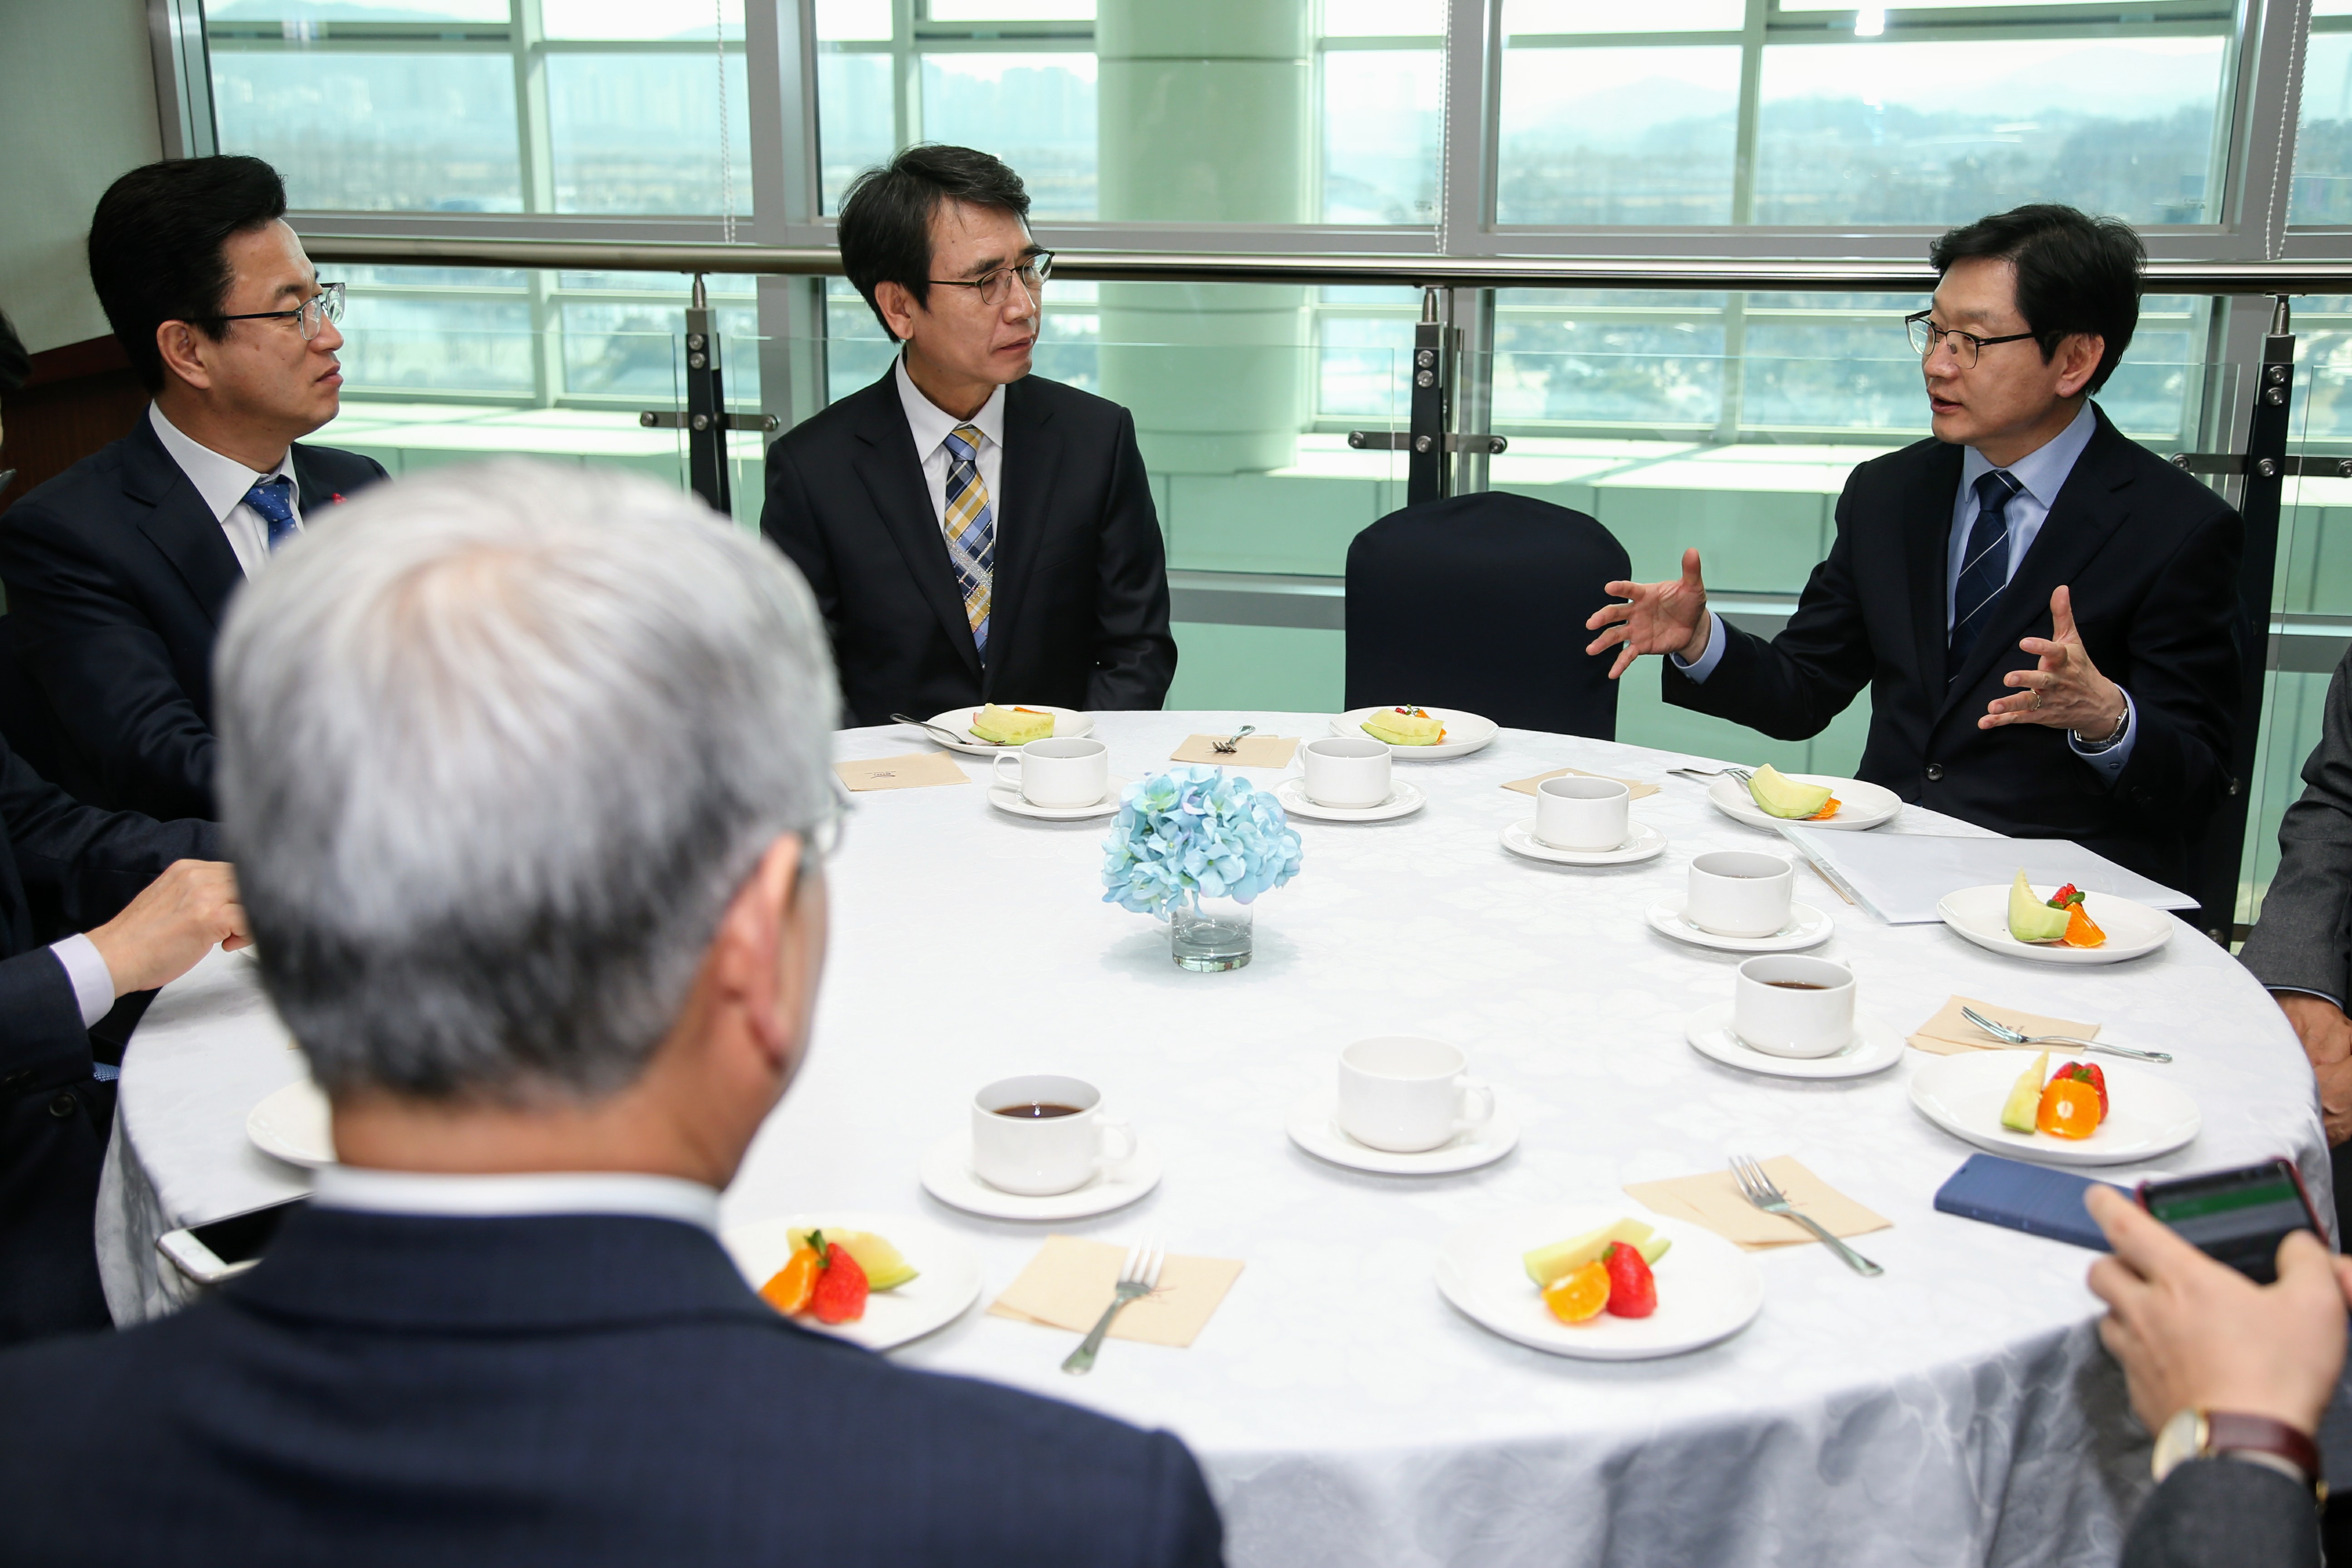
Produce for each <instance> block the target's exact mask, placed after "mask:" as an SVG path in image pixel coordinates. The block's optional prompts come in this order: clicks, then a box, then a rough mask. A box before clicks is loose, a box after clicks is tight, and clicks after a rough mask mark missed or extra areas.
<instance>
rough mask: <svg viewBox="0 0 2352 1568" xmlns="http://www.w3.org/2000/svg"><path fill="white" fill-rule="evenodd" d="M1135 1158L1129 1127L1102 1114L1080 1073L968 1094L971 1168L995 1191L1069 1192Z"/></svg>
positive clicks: (1009, 1082) (999, 1084)
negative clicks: (1105, 1171)
mask: <svg viewBox="0 0 2352 1568" xmlns="http://www.w3.org/2000/svg"><path fill="white" fill-rule="evenodd" d="M1134 1157H1135V1131H1134V1129H1132V1128H1131V1127H1129V1125H1128V1124H1127V1123H1126V1122H1125V1121H1122V1120H1120V1119H1118V1118H1116V1117H1109V1116H1105V1115H1103V1114H1102V1093H1101V1091H1100V1090H1098V1089H1096V1088H1095V1086H1094V1085H1092V1084H1090V1083H1088V1082H1087V1081H1086V1080H1085V1079H1076V1078H1063V1077H1061V1076H1059V1075H1058V1074H1052V1073H1032V1074H1030V1075H1028V1076H1027V1077H1024V1078H1006V1079H997V1080H996V1081H995V1082H994V1083H992V1084H990V1085H988V1086H987V1087H986V1088H984V1089H982V1090H981V1091H980V1092H979V1093H978V1094H975V1095H973V1096H972V1097H971V1173H972V1174H973V1175H975V1176H978V1177H979V1178H980V1179H981V1180H982V1181H983V1182H986V1183H987V1184H989V1185H990V1186H992V1187H994V1188H996V1189H998V1190H999V1191H1000V1192H1007V1193H1013V1194H1019V1195H1020V1196H1022V1197H1050V1196H1051V1195H1053V1194H1055V1193H1067V1192H1075V1191H1076V1190H1077V1189H1078V1188H1080V1187H1083V1186H1085V1185H1086V1184H1087V1183H1088V1182H1090V1181H1092V1180H1093V1179H1094V1175H1095V1173H1096V1172H1097V1171H1098V1170H1101V1169H1102V1168H1103V1167H1105V1166H1107V1165H1123V1164H1125V1163H1127V1162H1128V1161H1129V1160H1131V1159H1133V1158H1134Z"/></svg>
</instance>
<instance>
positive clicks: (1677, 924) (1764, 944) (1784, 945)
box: [1644, 893, 1837, 952]
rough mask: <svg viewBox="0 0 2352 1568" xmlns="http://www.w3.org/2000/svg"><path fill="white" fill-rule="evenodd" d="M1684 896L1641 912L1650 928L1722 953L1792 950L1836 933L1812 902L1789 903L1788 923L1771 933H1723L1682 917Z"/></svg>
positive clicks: (1826, 917)
mask: <svg viewBox="0 0 2352 1568" xmlns="http://www.w3.org/2000/svg"><path fill="white" fill-rule="evenodd" d="M1687 898H1688V895H1687V894H1684V893H1676V894H1674V895H1673V896H1672V897H1670V898H1664V899H1660V900H1658V901H1657V902H1656V903H1654V904H1652V905H1651V906H1650V907H1649V909H1648V910H1646V911H1644V918H1645V919H1647V920H1648V921H1649V922H1650V929H1651V930H1652V931H1656V932H1658V933H1659V934H1660V935H1662V936H1670V937H1673V938H1674V939H1675V941H1676V942H1689V943H1690V944H1691V945H1692V946H1694V947H1712V948H1715V949H1717V951H1719V952H1796V951H1797V950H1798V949H1799V948H1801V947H1817V946H1819V945H1820V944H1821V943H1822V942H1827V941H1829V939H1830V938H1831V937H1832V936H1833V935H1835V934H1836V932H1837V926H1836V924H1835V922H1833V921H1832V920H1831V919H1830V917H1829V916H1827V915H1825V914H1823V913H1822V911H1821V910H1817V909H1815V908H1813V906H1812V905H1811V904H1798V903H1791V904H1790V906H1789V923H1788V924H1787V925H1784V926H1782V927H1781V928H1780V930H1779V931H1774V932H1773V933H1772V934H1771V935H1770V936H1724V935H1722V934H1721V933H1719V932H1717V931H1706V930H1704V929H1702V928H1700V927H1698V926H1695V925H1693V924H1691V922H1690V921H1686V920H1685V919H1683V904H1684V903H1685V900H1687Z"/></svg>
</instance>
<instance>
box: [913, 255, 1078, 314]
mask: <svg viewBox="0 0 2352 1568" xmlns="http://www.w3.org/2000/svg"><path fill="white" fill-rule="evenodd" d="M1053 275H1054V253H1053V252H1052V251H1050V250H1041V251H1039V252H1037V254H1036V255H1034V256H1033V257H1031V258H1028V259H1027V260H1026V261H1024V262H1021V263H1019V264H1018V265H1017V266H1013V267H1000V268H997V269H996V270H995V271H993V272H983V273H982V274H981V275H980V276H979V277H977V278H934V279H931V281H932V282H934V283H943V284H945V285H947V286H948V287H949V288H950V289H977V290H978V291H979V293H980V299H981V302H982V304H985V305H1002V304H1003V303H1004V297H1005V295H1006V293H1007V292H1008V291H1010V290H1011V289H1012V287H1013V284H1014V283H1015V282H1016V281H1017V282H1019V284H1020V285H1021V287H1022V288H1023V289H1026V290H1027V291H1028V294H1029V299H1030V301H1031V302H1032V303H1034V302H1035V301H1036V299H1037V291H1038V290H1039V289H1043V288H1045V279H1048V278H1050V277H1052V276H1053Z"/></svg>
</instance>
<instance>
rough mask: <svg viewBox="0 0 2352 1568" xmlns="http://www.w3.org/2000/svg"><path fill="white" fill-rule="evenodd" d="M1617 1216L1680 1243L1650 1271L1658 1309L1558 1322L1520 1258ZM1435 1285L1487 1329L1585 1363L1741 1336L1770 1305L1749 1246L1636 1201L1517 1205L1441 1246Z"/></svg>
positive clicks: (1671, 1352)
mask: <svg viewBox="0 0 2352 1568" xmlns="http://www.w3.org/2000/svg"><path fill="white" fill-rule="evenodd" d="M1618 1219H1641V1220H1644V1221H1647V1222H1648V1223H1649V1224H1651V1225H1652V1226H1655V1227H1656V1228H1657V1231H1658V1234H1659V1235H1661V1236H1664V1237H1666V1238H1667V1239H1668V1240H1670V1241H1672V1242H1673V1243H1674V1246H1673V1247H1669V1248H1668V1249H1667V1251H1666V1255H1665V1256H1664V1258H1659V1259H1658V1261H1657V1264H1656V1266H1655V1268H1654V1270H1653V1272H1654V1273H1655V1274H1656V1276H1657V1280H1658V1310H1656V1311H1654V1312H1653V1313H1651V1314H1650V1315H1649V1316H1648V1317H1646V1318H1617V1317H1612V1316H1611V1315H1610V1314H1609V1313H1607V1312H1602V1313H1601V1316H1599V1317H1597V1318H1595V1319H1593V1320H1592V1321H1591V1322H1589V1323H1563V1322H1561V1321H1559V1319H1558V1318H1555V1317H1553V1316H1552V1315H1551V1309H1550V1308H1549V1307H1547V1306H1545V1305H1544V1303H1543V1294H1542V1292H1540V1291H1538V1289H1536V1287H1535V1283H1534V1281H1532V1280H1530V1279H1528V1271H1527V1267H1526V1265H1524V1264H1523V1263H1521V1262H1520V1258H1521V1256H1522V1255H1523V1254H1525V1253H1528V1252H1531V1251H1533V1250H1534V1249H1535V1248H1537V1247H1542V1246H1545V1245H1547V1244H1549V1243H1551V1242H1555V1241H1565V1240H1567V1239H1568V1238H1569V1237H1572V1236H1577V1235H1580V1234H1581V1233H1582V1232H1585V1231H1588V1230H1596V1229H1598V1228H1599V1227H1601V1226H1604V1225H1607V1224H1609V1223H1610V1222H1611V1221H1612V1220H1618ZM1437 1289H1439V1290H1440V1291H1441V1292H1443V1293H1444V1297H1445V1299H1446V1300H1449V1301H1451V1302H1453V1303H1454V1305H1455V1306H1456V1307H1459V1308H1460V1309H1462V1310H1463V1312H1464V1313H1465V1315H1466V1316H1468V1317H1469V1318H1470V1319H1471V1321H1474V1322H1475V1323H1477V1324H1478V1325H1479V1326H1481V1327H1482V1328H1486V1329H1491V1330H1492V1331H1495V1332H1496V1333H1498V1334H1500V1335H1502V1336H1503V1337H1504V1338H1505V1339H1507V1340H1517V1342H1519V1343H1521V1344H1523V1345H1528V1346H1532V1347H1533V1348H1534V1349H1536V1350H1539V1351H1548V1352H1550V1353H1551V1354H1553V1355H1564V1356H1575V1357H1577V1358H1579V1359H1580V1360H1585V1361H1646V1360H1648V1359H1649V1358H1651V1357H1653V1356H1665V1355H1679V1354H1681V1353H1682V1352H1685V1351H1695V1350H1697V1349H1698V1348H1699V1347H1700V1346H1702V1345H1711V1344H1713V1343H1715V1342H1716V1341H1717V1340H1721V1339H1727V1338H1729V1337H1730V1336H1731V1335H1733V1334H1736V1333H1738V1331H1740V1330H1742V1329H1744V1328H1746V1327H1747V1326H1748V1324H1749V1323H1750V1322H1752V1321H1755V1318H1756V1314H1757V1312H1758V1311H1759V1310H1761V1309H1762V1307H1763V1305H1764V1276H1763V1275H1762V1274H1761V1273H1760V1272H1759V1271H1758V1269H1757V1268H1756V1264H1755V1262H1754V1260H1753V1259H1751V1258H1749V1257H1748V1255H1747V1254H1746V1253H1744V1252H1742V1251H1740V1250H1739V1248H1738V1247H1734V1246H1732V1245H1731V1243H1729V1242H1727V1241H1726V1240H1724V1239H1723V1237H1719V1236H1717V1235H1716V1234H1715V1233H1714V1232H1713V1231H1711V1230H1701V1229H1700V1228H1699V1227H1698V1226H1695V1225H1686V1224H1685V1223H1684V1222H1683V1221H1681V1220H1678V1219H1667V1218H1664V1216H1662V1215H1654V1214H1652V1213H1650V1212H1649V1211H1648V1210H1646V1209H1643V1208H1642V1207H1640V1206H1638V1205H1634V1204H1633V1203H1630V1202H1628V1203H1624V1204H1620V1205H1610V1206H1606V1207H1604V1206H1601V1205H1596V1204H1587V1205H1553V1206H1549V1207H1545V1208H1532V1209H1520V1210H1518V1211H1517V1212H1515V1213H1510V1214H1505V1215H1496V1217H1495V1218H1493V1219H1489V1220H1485V1221H1482V1222H1481V1223H1479V1224H1477V1225H1473V1226H1464V1227H1463V1228H1462V1229H1460V1230H1457V1231H1454V1232H1453V1233H1452V1234H1450V1235H1448V1236H1447V1237H1445V1238H1444V1240H1443V1241H1441V1242H1439V1243H1438V1249H1437Z"/></svg>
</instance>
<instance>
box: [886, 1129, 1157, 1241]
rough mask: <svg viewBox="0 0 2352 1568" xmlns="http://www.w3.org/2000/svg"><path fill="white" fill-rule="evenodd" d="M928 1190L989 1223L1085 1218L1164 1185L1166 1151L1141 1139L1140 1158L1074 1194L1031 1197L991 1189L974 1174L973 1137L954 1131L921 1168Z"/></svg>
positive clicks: (926, 1157) (934, 1146) (933, 1148)
mask: <svg viewBox="0 0 2352 1568" xmlns="http://www.w3.org/2000/svg"><path fill="white" fill-rule="evenodd" d="M919 1174H920V1175H921V1177H922V1181H923V1190H924V1191H925V1192H927V1193H929V1194H931V1196H933V1197H935V1198H937V1199H939V1200H940V1202H941V1203H943V1204H945V1205H948V1206H949V1207H950V1208H959V1209H961V1210H963V1211H964V1212H965V1213H966V1214H976V1215H982V1216H983V1217H984V1218H988V1219H1084V1218H1086V1217H1087V1215H1097V1214H1108V1213H1109V1212H1110V1211H1111V1210H1113V1209H1116V1208H1125V1207H1126V1206H1127V1205H1129V1204H1131V1203H1133V1202H1134V1201H1135V1200H1136V1199H1138V1198H1139V1197H1141V1196H1143V1195H1144V1194H1146V1193H1148V1192H1150V1190H1151V1189H1152V1188H1154V1187H1156V1186H1158V1185H1159V1184H1160V1151H1158V1150H1157V1149H1154V1148H1153V1147H1152V1146H1151V1145H1150V1142H1146V1141H1145V1140H1143V1139H1140V1138H1139V1139H1137V1140H1136V1144H1135V1157H1134V1158H1133V1159H1131V1160H1129V1162H1128V1163H1126V1164H1124V1165H1115V1166H1112V1167H1111V1168H1110V1169H1108V1170H1106V1171H1101V1172H1098V1173H1097V1174H1096V1176H1095V1178H1094V1180H1092V1181H1090V1182H1088V1183H1087V1184H1086V1185H1085V1186H1083V1187H1080V1188H1078V1189H1076V1191H1074V1192H1067V1193H1055V1194H1052V1195H1051V1196H1050V1197H1042V1198H1027V1197H1023V1196H1021V1195H1020V1194H1018V1193H1008V1192H1003V1191H1000V1190H999V1189H997V1188H995V1187H992V1186H990V1185H989V1184H987V1183H986V1182H983V1181H982V1180H981V1179H980V1178H979V1177H978V1176H976V1175H974V1174H972V1170H971V1133H970V1132H968V1131H967V1132H956V1133H951V1134H950V1135H949V1136H948V1137H945V1138H942V1139H940V1141H939V1142H936V1143H934V1144H932V1145H931V1147H930V1149H929V1152H927V1153H925V1154H924V1156H923V1163H922V1164H921V1165H920V1166H919Z"/></svg>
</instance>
